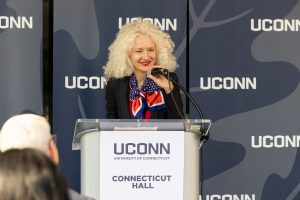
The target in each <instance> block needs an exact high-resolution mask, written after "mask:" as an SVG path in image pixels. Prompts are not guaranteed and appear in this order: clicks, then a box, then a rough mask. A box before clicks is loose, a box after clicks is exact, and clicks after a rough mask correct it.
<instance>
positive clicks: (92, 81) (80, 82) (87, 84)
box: [65, 76, 107, 90]
mask: <svg viewBox="0 0 300 200" xmlns="http://www.w3.org/2000/svg"><path fill="white" fill-rule="evenodd" d="M106 82H107V81H106V79H105V78H104V77H98V76H91V77H86V76H78V77H76V76H72V78H69V77H68V76H65V88H67V89H76V88H78V89H94V90H95V89H104V87H105V85H106Z"/></svg>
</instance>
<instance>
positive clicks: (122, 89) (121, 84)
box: [105, 73, 183, 119]
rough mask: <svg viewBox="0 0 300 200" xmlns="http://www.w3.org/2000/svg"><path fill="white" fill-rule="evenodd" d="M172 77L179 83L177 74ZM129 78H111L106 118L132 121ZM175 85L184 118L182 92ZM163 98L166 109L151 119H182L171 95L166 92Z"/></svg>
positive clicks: (175, 95)
mask: <svg viewBox="0 0 300 200" xmlns="http://www.w3.org/2000/svg"><path fill="white" fill-rule="evenodd" d="M170 76H171V77H172V78H173V79H174V80H175V81H178V77H177V75H176V74H175V73H170ZM129 78H130V77H124V78H120V79H115V78H111V79H109V81H108V82H107V86H106V94H105V99H106V118H109V119H130V114H129ZM173 85H174V89H173V90H172V93H173V96H174V99H175V101H176V103H177V105H178V108H179V110H180V112H181V114H182V116H183V111H182V110H183V108H182V101H181V96H180V90H179V88H178V87H176V86H175V84H173ZM162 91H163V96H164V99H165V103H166V106H167V107H166V108H165V109H163V110H159V111H153V112H152V113H151V119H181V116H180V114H179V113H178V111H177V109H176V105H175V104H174V102H173V99H172V96H171V94H170V93H169V94H166V93H165V91H164V90H162Z"/></svg>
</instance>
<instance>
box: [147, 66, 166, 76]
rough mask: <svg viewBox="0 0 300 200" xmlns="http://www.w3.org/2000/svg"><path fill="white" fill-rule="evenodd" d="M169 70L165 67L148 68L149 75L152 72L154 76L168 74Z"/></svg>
mask: <svg viewBox="0 0 300 200" xmlns="http://www.w3.org/2000/svg"><path fill="white" fill-rule="evenodd" d="M168 72H169V71H168V70H167V69H164V68H159V67H158V68H153V69H149V70H147V75H149V74H151V75H153V76H160V75H166V74H168Z"/></svg>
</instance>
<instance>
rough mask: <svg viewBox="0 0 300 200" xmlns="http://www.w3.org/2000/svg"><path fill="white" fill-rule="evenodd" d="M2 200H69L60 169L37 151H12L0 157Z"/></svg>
mask: <svg viewBox="0 0 300 200" xmlns="http://www.w3.org/2000/svg"><path fill="white" fill-rule="evenodd" d="M0 194H1V199H2V200H19V199H23V200H68V199H69V195H68V189H67V186H66V183H65V179H64V177H63V175H62V173H61V171H60V170H59V168H58V167H57V166H56V165H55V163H54V162H52V161H51V160H50V159H49V157H48V156H47V155H45V154H44V153H42V152H41V151H39V150H36V149H22V150H20V149H12V150H8V151H6V152H4V153H1V154H0Z"/></svg>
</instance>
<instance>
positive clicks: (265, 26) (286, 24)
mask: <svg viewBox="0 0 300 200" xmlns="http://www.w3.org/2000/svg"><path fill="white" fill-rule="evenodd" d="M250 24H251V30H252V31H277V32H282V31H299V29H300V20H299V19H274V20H272V19H251V22H250Z"/></svg>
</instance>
